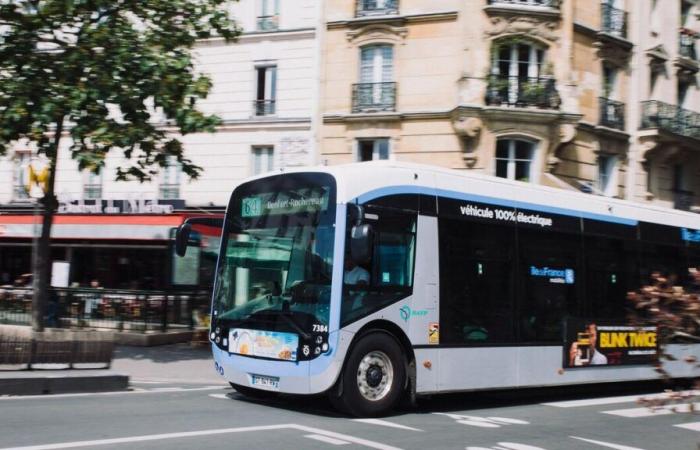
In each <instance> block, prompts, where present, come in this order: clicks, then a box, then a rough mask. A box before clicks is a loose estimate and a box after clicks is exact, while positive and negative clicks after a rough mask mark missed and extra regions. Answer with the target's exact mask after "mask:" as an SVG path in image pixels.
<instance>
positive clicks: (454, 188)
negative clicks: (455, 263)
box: [268, 161, 700, 229]
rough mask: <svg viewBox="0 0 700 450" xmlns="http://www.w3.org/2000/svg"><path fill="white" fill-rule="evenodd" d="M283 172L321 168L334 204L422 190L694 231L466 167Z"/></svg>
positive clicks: (674, 218) (396, 165) (611, 201)
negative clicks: (332, 181)
mask: <svg viewBox="0 0 700 450" xmlns="http://www.w3.org/2000/svg"><path fill="white" fill-rule="evenodd" d="M285 172H325V173H329V174H331V175H333V176H334V177H335V178H336V181H337V185H338V198H337V200H338V203H348V202H355V201H358V200H359V201H360V202H365V201H368V200H371V199H373V198H377V197H381V196H385V195H391V194H400V193H405V194H411V193H412V194H427V195H438V196H444V197H449V198H456V199H463V200H467V201H469V200H471V201H478V202H483V203H491V204H495V205H503V206H516V207H517V206H520V207H523V208H527V209H533V210H543V211H549V212H554V213H561V214H566V215H574V216H578V215H588V216H594V217H596V218H600V219H602V220H609V221H611V222H618V221H623V222H624V221H630V220H631V221H644V222H654V223H660V224H666V225H673V226H681V227H688V228H693V229H700V214H696V213H691V212H687V211H680V210H676V209H671V208H664V207H659V206H654V205H650V204H644V203H637V202H630V201H627V200H620V199H615V198H610V197H604V196H600V195H592V194H586V193H583V192H577V191H568V190H564V189H559V188H553V187H548V186H542V185H537V184H533V183H527V182H521V181H513V180H507V179H504V178H498V177H494V176H490V175H483V174H479V173H475V172H473V171H466V170H465V171H461V170H454V169H445V168H441V167H436V166H429V165H422V164H415V163H406V162H397V161H371V162H362V163H352V164H343V165H337V166H322V167H313V168H299V169H293V170H285ZM268 175H269V174H268Z"/></svg>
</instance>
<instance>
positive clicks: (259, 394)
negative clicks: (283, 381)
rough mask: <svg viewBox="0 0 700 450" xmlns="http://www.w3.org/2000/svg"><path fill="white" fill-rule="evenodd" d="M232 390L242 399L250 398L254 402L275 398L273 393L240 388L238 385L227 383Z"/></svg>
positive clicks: (245, 387)
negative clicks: (242, 397)
mask: <svg viewBox="0 0 700 450" xmlns="http://www.w3.org/2000/svg"><path fill="white" fill-rule="evenodd" d="M229 384H230V385H231V387H232V388H234V389H235V390H236V392H238V393H239V394H241V395H242V396H244V397H248V398H252V399H255V400H264V399H269V398H273V397H275V393H274V392H269V391H263V390H262V389H255V388H251V387H248V386H241V385H240V384H235V383H229Z"/></svg>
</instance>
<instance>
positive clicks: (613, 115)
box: [598, 97, 625, 130]
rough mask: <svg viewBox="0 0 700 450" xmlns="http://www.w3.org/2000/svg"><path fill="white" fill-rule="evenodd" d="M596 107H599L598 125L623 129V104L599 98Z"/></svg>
mask: <svg viewBox="0 0 700 450" xmlns="http://www.w3.org/2000/svg"><path fill="white" fill-rule="evenodd" d="M598 105H600V118H599V123H600V125H602V126H604V127H609V128H615V129H618V130H624V129H625V104H624V103H622V102H617V101H615V100H610V99H609V98H605V97H599V98H598Z"/></svg>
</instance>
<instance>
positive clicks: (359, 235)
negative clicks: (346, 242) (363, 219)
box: [350, 224, 374, 265]
mask: <svg viewBox="0 0 700 450" xmlns="http://www.w3.org/2000/svg"><path fill="white" fill-rule="evenodd" d="M373 241H374V231H373V230H372V226H371V225H369V224H362V225H355V226H354V227H352V230H351V231H350V257H351V258H352V260H353V261H354V262H355V264H358V265H359V264H366V263H368V262H369V261H370V259H372V243H373Z"/></svg>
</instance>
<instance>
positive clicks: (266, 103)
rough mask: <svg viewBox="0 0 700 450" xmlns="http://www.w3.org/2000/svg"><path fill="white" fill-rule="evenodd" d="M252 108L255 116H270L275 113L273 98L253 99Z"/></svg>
mask: <svg viewBox="0 0 700 450" xmlns="http://www.w3.org/2000/svg"><path fill="white" fill-rule="evenodd" d="M253 110H254V111H255V115H256V116H271V115H273V114H274V113H275V100H255V101H253Z"/></svg>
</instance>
